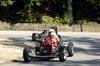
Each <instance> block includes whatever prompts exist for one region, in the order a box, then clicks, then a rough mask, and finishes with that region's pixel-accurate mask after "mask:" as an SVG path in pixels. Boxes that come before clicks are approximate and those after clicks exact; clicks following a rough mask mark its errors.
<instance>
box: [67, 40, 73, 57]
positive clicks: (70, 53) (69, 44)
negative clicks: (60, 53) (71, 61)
mask: <svg viewBox="0 0 100 66" xmlns="http://www.w3.org/2000/svg"><path fill="white" fill-rule="evenodd" d="M68 54H69V57H72V56H73V55H74V45H73V43H72V42H69V43H68Z"/></svg>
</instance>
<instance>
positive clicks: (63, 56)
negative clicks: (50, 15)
mask: <svg viewBox="0 0 100 66" xmlns="http://www.w3.org/2000/svg"><path fill="white" fill-rule="evenodd" d="M58 53H59V55H58V56H59V61H60V62H64V61H65V60H66V59H67V51H66V48H65V47H60V49H59V52H58Z"/></svg>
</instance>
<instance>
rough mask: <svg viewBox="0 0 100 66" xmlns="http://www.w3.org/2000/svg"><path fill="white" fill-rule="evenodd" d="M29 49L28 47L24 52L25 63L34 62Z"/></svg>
mask: <svg viewBox="0 0 100 66" xmlns="http://www.w3.org/2000/svg"><path fill="white" fill-rule="evenodd" d="M29 52H30V51H29V49H28V48H27V47H25V48H24V50H23V58H24V61H25V62H30V61H31V60H32V57H31V56H29Z"/></svg>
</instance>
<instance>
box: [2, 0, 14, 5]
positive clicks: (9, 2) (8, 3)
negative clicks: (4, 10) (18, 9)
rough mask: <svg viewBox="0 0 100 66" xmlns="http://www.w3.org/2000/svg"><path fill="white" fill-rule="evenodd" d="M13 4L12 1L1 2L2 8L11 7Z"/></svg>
mask: <svg viewBox="0 0 100 66" xmlns="http://www.w3.org/2000/svg"><path fill="white" fill-rule="evenodd" d="M13 3H14V1H11V0H7V1H1V2H0V6H3V7H7V6H11V5H12V4H13Z"/></svg>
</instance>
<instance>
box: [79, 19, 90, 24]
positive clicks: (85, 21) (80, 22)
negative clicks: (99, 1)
mask: <svg viewBox="0 0 100 66" xmlns="http://www.w3.org/2000/svg"><path fill="white" fill-rule="evenodd" d="M88 23H89V20H88V19H81V20H77V24H81V25H82V24H88Z"/></svg>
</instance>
